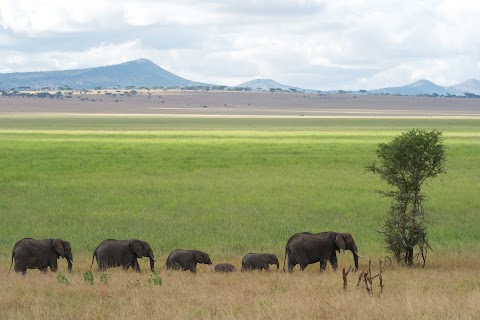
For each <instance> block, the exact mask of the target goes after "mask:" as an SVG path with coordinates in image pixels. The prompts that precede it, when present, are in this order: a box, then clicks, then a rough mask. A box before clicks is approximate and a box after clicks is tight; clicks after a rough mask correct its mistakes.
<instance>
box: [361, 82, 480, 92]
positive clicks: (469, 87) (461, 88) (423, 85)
mask: <svg viewBox="0 0 480 320" xmlns="http://www.w3.org/2000/svg"><path fill="white" fill-rule="evenodd" d="M369 92H370V93H373V94H375V93H384V94H399V95H400V94H401V95H412V96H413V95H422V94H423V95H426V94H427V95H432V94H438V95H448V94H451V95H460V96H463V94H464V93H474V94H480V81H479V80H476V79H470V80H467V81H464V82H462V83H459V84H457V85H454V86H447V87H442V86H439V85H437V84H435V83H433V82H431V81H428V80H425V79H423V80H419V81H417V82H414V83H412V84H409V85H406V86H402V87H390V88H383V89H376V90H370V91H369Z"/></svg>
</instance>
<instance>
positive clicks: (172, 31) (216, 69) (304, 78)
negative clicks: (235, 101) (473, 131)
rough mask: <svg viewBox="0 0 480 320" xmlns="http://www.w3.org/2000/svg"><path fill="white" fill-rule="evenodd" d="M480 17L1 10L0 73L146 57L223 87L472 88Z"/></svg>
mask: <svg viewBox="0 0 480 320" xmlns="http://www.w3.org/2000/svg"><path fill="white" fill-rule="evenodd" d="M479 16H480V4H477V3H472V2H471V1H467V0H455V1H453V0H443V1H442V0H432V1H422V2H419V1H413V0H412V1H405V0H402V1H400V0H392V1H375V0H338V1H326V0H319V1H314V0H297V1H290V0H277V1H273V0H266V1H253V0H244V1H237V0H224V1H219V0H218V1H215V0H206V1H202V2H198V1H193V0H177V1H153V0H138V1H133V0H132V1H130V0H128V1H111V0H97V1H91V0H84V1H82V2H76V3H75V5H72V3H69V2H66V1H59V0H51V1H50V0H39V1H28V0H16V1H12V0H2V5H1V6H0V54H2V57H4V59H2V61H0V71H2V72H6V71H8V72H10V71H27V70H48V69H64V68H83V67H91V66H98V65H107V64H114V63H120V62H123V61H126V60H130V59H137V58H141V57H145V58H148V59H151V60H152V61H154V62H155V63H157V64H158V65H160V66H161V67H163V68H165V69H167V70H169V71H171V72H174V73H177V74H178V75H180V76H182V77H186V78H189V79H192V80H195V81H202V82H210V83H219V84H229V85H235V84H238V83H239V82H243V81H246V80H250V79H253V78H256V77H262V78H273V79H274V80H277V81H279V82H283V83H285V84H288V85H294V86H302V87H308V88H314V89H315V88H316V89H322V90H324V89H340V88H341V89H352V90H357V89H364V88H367V89H371V88H375V87H385V86H391V85H395V86H397V85H404V84H407V83H410V82H413V81H416V80H419V79H421V78H427V79H429V80H431V81H433V82H436V83H438V84H442V85H450V84H454V83H456V82H460V81H463V80H466V79H469V78H480V66H479V61H480V31H479V29H478V27H477V25H478V22H477V20H478V17H479ZM2 27H3V30H2ZM69 41H70V42H69Z"/></svg>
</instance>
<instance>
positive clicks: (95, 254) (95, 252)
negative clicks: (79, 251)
mask: <svg viewBox="0 0 480 320" xmlns="http://www.w3.org/2000/svg"><path fill="white" fill-rule="evenodd" d="M95 258H97V249H95V251H93V255H92V264H91V265H90V271H92V267H93V261H94V260H95ZM97 262H98V258H97Z"/></svg>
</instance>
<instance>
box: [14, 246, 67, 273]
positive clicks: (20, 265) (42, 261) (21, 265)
mask: <svg viewBox="0 0 480 320" xmlns="http://www.w3.org/2000/svg"><path fill="white" fill-rule="evenodd" d="M59 257H62V258H65V259H67V261H68V271H69V272H72V263H73V256H72V248H71V246H70V242H68V241H65V240H62V239H43V240H37V239H32V238H25V239H22V240H19V241H18V242H17V243H15V245H14V246H13V250H12V264H11V265H10V269H12V265H13V260H15V266H14V267H13V269H14V270H15V271H16V272H21V273H22V274H24V275H25V274H26V273H27V269H39V270H40V271H42V272H43V273H46V272H47V269H48V267H50V270H51V271H52V272H56V271H57V259H58V258H59Z"/></svg>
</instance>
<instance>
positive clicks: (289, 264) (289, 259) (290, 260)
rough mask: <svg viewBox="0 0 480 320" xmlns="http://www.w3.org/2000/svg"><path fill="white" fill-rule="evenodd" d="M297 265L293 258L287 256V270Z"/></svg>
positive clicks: (291, 269)
mask: <svg viewBox="0 0 480 320" xmlns="http://www.w3.org/2000/svg"><path fill="white" fill-rule="evenodd" d="M296 265H297V262H295V261H294V260H293V259H291V258H290V257H288V272H290V273H291V272H292V271H293V268H294V267H295V266H296Z"/></svg>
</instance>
